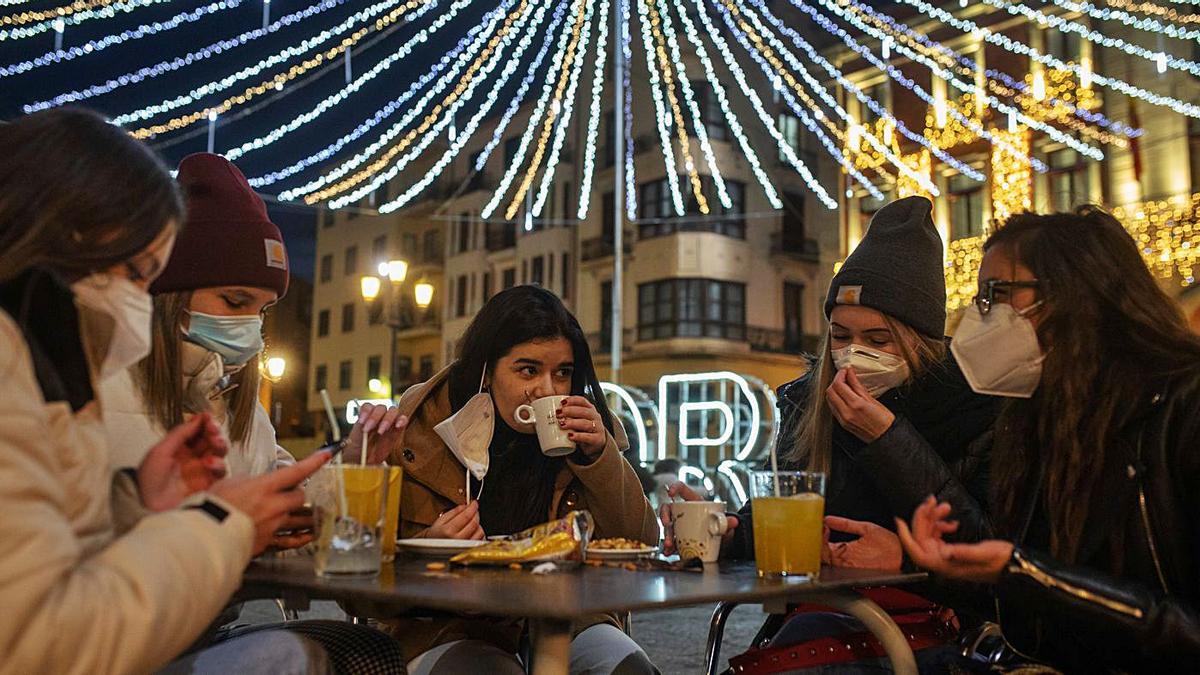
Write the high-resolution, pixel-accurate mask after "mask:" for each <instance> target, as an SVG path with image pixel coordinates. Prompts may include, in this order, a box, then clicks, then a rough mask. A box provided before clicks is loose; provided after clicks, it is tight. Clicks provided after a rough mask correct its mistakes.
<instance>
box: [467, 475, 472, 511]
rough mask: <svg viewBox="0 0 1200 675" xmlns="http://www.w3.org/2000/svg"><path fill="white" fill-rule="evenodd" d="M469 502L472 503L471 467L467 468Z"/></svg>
mask: <svg viewBox="0 0 1200 675" xmlns="http://www.w3.org/2000/svg"><path fill="white" fill-rule="evenodd" d="M467 503H468V504H470V503H471V469H469V468H468V469H467Z"/></svg>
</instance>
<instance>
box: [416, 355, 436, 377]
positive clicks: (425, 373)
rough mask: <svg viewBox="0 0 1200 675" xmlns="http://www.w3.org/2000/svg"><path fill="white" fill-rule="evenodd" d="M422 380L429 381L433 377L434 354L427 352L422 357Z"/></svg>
mask: <svg viewBox="0 0 1200 675" xmlns="http://www.w3.org/2000/svg"><path fill="white" fill-rule="evenodd" d="M418 377H419V379H420V380H421V381H422V382H428V381H429V380H430V379H432V378H433V355H432V354H426V355H425V356H422V357H421V373H420V375H418Z"/></svg>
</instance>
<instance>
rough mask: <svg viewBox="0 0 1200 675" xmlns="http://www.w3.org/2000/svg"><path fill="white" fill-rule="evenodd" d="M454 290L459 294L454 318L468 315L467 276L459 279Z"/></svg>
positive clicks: (456, 299) (456, 298)
mask: <svg viewBox="0 0 1200 675" xmlns="http://www.w3.org/2000/svg"><path fill="white" fill-rule="evenodd" d="M454 290H455V292H456V293H457V295H456V296H455V300H454V316H466V315H467V275H465V274H463V275H460V276H459V277H458V281H457V282H455V284H454Z"/></svg>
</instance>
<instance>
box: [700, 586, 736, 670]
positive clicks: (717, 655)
mask: <svg viewBox="0 0 1200 675" xmlns="http://www.w3.org/2000/svg"><path fill="white" fill-rule="evenodd" d="M735 607H737V603H736V602H722V603H719V604H718V605H717V608H716V609H715V610H713V615H712V621H711V622H710V623H709V626H708V644H707V645H706V646H705V649H704V668H705V670H704V672H705V673H706V674H707V675H717V667H718V666H717V662H718V661H720V660H721V640H722V639H724V637H725V620H726V619H728V618H729V613H730V612H732V611H733V610H734V608H735Z"/></svg>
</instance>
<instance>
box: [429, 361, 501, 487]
mask: <svg viewBox="0 0 1200 675" xmlns="http://www.w3.org/2000/svg"><path fill="white" fill-rule="evenodd" d="M495 428H496V410H495V406H493V405H492V395H491V394H489V393H488V392H486V391H484V390H483V378H480V380H479V393H477V394H475V395H474V396H472V397H471V398H470V400H468V401H467V403H466V405H464V406H463V407H462V408H461V409H459V411H458V412H456V413H454V414H453V415H451V416H449V417H447V418H446V419H444V420H442V421H441V422H439V423H438V424H436V425H435V426H434V427H433V430H434V431H435V432H437V435H438V436H440V437H441V439H442V440H443V441H445V442H446V447H448V448H450V452H452V453H454V456H455V457H457V458H458V461H459V462H462V465H463V466H465V467H467V471H470V472H471V475H473V476H475V478H476V479H477V480H479V481H480V483H482V482H483V478H484V476H486V475H487V472H488V460H489V459H490V457H491V455H490V454H489V453H488V447H489V446H491V444H492V433H493V431H495ZM479 491H480V492H481V493H482V492H483V486H482V485H480V486H479ZM467 497H468V499H469V498H470V494H468V495H467Z"/></svg>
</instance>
